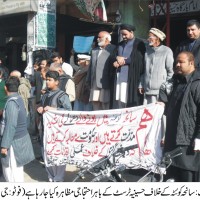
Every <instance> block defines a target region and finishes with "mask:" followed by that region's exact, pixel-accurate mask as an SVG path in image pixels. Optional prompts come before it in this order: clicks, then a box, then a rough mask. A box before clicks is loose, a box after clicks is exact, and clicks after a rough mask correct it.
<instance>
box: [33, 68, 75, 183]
mask: <svg viewBox="0 0 200 200" xmlns="http://www.w3.org/2000/svg"><path fill="white" fill-rule="evenodd" d="M46 85H47V88H48V92H46V93H45V94H44V95H43V96H42V99H41V106H40V107H39V108H38V109H37V111H38V112H39V113H40V114H43V113H44V112H46V111H49V110H72V108H71V103H70V101H69V97H68V95H67V94H66V93H65V92H63V91H62V90H60V89H59V87H58V86H59V73H58V72H56V71H48V72H47V74H46ZM41 141H43V135H42V136H41ZM43 151H44V150H43V147H42V154H43V153H44V152H43ZM65 168H66V165H60V166H50V167H46V171H47V174H48V178H49V181H50V182H61V181H64V173H65Z"/></svg>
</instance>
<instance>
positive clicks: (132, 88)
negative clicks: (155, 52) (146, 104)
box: [113, 24, 145, 108]
mask: <svg viewBox="0 0 200 200" xmlns="http://www.w3.org/2000/svg"><path fill="white" fill-rule="evenodd" d="M134 31H135V27H134V26H132V25H129V24H122V25H121V26H120V33H121V36H122V39H123V40H122V41H121V42H120V43H119V45H118V52H117V57H116V60H115V62H114V63H113V66H114V67H115V68H116V76H115V81H114V99H113V108H125V107H133V106H139V105H141V104H142V96H141V95H140V94H139V92H138V84H139V79H140V76H141V74H142V73H143V70H144V53H145V44H144V42H143V41H142V40H140V39H138V38H135V36H134Z"/></svg>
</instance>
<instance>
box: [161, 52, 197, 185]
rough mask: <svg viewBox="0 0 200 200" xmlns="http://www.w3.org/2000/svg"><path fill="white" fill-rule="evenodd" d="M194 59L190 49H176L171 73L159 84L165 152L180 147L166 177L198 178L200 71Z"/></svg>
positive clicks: (183, 179) (195, 180) (178, 178)
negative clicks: (173, 67) (180, 151)
mask: <svg viewBox="0 0 200 200" xmlns="http://www.w3.org/2000/svg"><path fill="white" fill-rule="evenodd" d="M194 60H195V59H194V56H193V54H192V53H191V52H188V51H183V52H181V53H179V54H178V56H177V58H176V65H175V70H174V75H173V77H172V79H170V80H168V81H167V82H166V83H165V84H162V86H161V88H160V93H159V101H161V102H163V103H165V106H166V108H165V114H166V119H167V124H166V134H165V139H164V152H169V151H172V150H174V149H175V148H177V147H181V149H182V154H181V155H180V156H177V157H175V158H173V163H172V165H171V166H170V167H169V168H168V170H167V178H175V181H178V182H198V181H199V176H198V175H199V168H200V153H199V152H200V71H199V70H198V69H196V68H195V65H194Z"/></svg>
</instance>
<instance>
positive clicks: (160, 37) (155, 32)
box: [149, 28, 166, 41]
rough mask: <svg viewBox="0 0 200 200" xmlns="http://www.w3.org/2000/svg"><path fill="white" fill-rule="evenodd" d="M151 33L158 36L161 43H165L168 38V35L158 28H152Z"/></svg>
mask: <svg viewBox="0 0 200 200" xmlns="http://www.w3.org/2000/svg"><path fill="white" fill-rule="evenodd" d="M149 32H150V33H153V34H154V35H156V36H157V37H158V38H159V39H160V40H161V41H163V40H164V39H165V38H166V35H165V34H164V33H163V32H162V31H160V30H159V29H157V28H151V29H150V30H149Z"/></svg>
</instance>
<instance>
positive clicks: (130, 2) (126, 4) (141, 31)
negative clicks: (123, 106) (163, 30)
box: [119, 0, 150, 39]
mask: <svg viewBox="0 0 200 200" xmlns="http://www.w3.org/2000/svg"><path fill="white" fill-rule="evenodd" d="M119 10H120V12H121V15H122V20H121V21H122V23H128V24H132V25H134V26H135V27H136V32H135V36H136V37H139V38H143V39H146V38H147V34H148V30H149V12H150V10H149V8H148V1H146V0H145V1H144V0H121V1H120V4H119Z"/></svg>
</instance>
